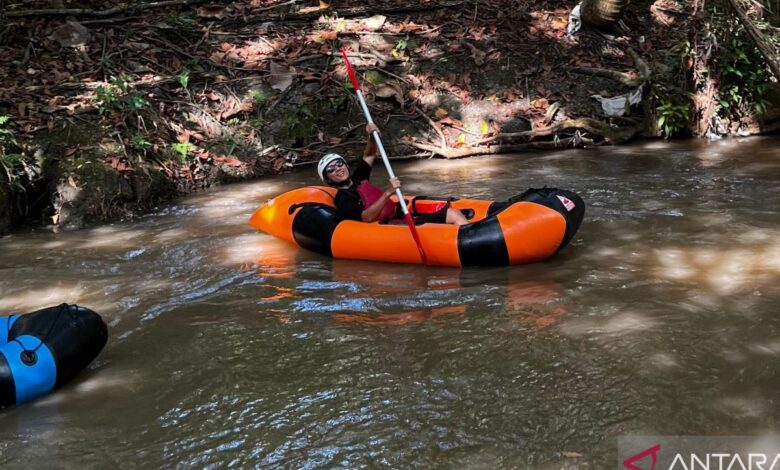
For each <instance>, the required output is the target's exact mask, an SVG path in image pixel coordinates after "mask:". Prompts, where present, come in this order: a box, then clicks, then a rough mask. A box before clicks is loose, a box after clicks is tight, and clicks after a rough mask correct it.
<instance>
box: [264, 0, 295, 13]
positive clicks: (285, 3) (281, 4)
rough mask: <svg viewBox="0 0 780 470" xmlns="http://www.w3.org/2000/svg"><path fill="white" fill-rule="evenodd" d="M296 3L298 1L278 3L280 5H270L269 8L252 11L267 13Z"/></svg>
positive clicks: (291, 0)
mask: <svg viewBox="0 0 780 470" xmlns="http://www.w3.org/2000/svg"><path fill="white" fill-rule="evenodd" d="M296 3H298V0H290V1H289V2H284V3H280V4H278V5H271V6H269V7H264V8H257V9H256V10H254V11H267V10H273V9H276V8H281V7H286V6H288V5H295V4H296Z"/></svg>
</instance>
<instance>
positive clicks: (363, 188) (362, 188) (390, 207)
mask: <svg viewBox="0 0 780 470" xmlns="http://www.w3.org/2000/svg"><path fill="white" fill-rule="evenodd" d="M357 192H358V194H360V199H361V200H362V201H363V209H364V210H365V209H368V208H369V207H370V206H371V205H373V204H374V203H375V202H376V201H378V200H379V199H380V198H381V197H382V194H384V191H382V190H381V189H380V188H378V187H376V186H374V185H373V184H371V183H369V182H368V180H363V181H361V182H360V183H359V184H358V185H357ZM393 214H395V203H394V202H393V201H391V200H390V199H388V200H387V202H385V206H384V207H383V208H382V210H381V211H379V217H378V218H377V220H387V219H389V218H390V217H392V216H393Z"/></svg>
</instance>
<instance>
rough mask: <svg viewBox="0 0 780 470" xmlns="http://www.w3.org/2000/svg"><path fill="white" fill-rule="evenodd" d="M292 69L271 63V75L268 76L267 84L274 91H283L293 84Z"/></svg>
mask: <svg viewBox="0 0 780 470" xmlns="http://www.w3.org/2000/svg"><path fill="white" fill-rule="evenodd" d="M291 70H292V68H287V66H285V65H281V64H277V63H276V62H271V74H270V75H269V76H268V83H269V84H270V85H271V88H273V89H274V90H279V91H284V90H286V89H288V88H290V85H292V82H293V74H292V73H291Z"/></svg>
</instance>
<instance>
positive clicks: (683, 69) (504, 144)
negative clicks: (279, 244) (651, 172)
mask: <svg viewBox="0 0 780 470" xmlns="http://www.w3.org/2000/svg"><path fill="white" fill-rule="evenodd" d="M724 1H725V0H724ZM61 3H62V5H61V8H56V9H51V2H34V1H28V2H24V3H19V4H15V5H11V6H10V7H9V8H8V9H7V11H6V12H5V16H6V20H7V23H6V26H5V27H4V28H3V29H2V30H1V31H0V83H1V85H0V115H5V116H9V117H10V119H9V120H8V122H7V123H5V124H3V125H2V126H3V127H0V129H4V130H5V131H7V132H10V133H11V134H10V135H12V137H13V138H10V137H9V138H5V140H4V141H3V145H2V147H3V153H2V154H0V162H4V166H3V169H4V170H5V172H4V173H5V174H4V175H0V178H2V179H0V186H2V187H3V188H4V189H3V191H2V192H0V233H2V232H3V231H4V230H7V229H8V228H9V227H11V226H13V224H16V223H19V222H20V221H22V220H25V219H28V220H29V219H32V220H33V221H36V222H38V223H44V224H53V225H56V226H60V227H80V226H81V225H83V224H84V223H87V222H89V221H93V220H107V219H111V218H116V217H119V216H128V215H131V214H133V213H136V212H139V211H143V210H146V209H147V208H148V207H150V206H153V205H154V204H157V203H159V202H161V201H164V200H168V199H170V198H172V197H174V196H176V195H180V194H185V193H187V192H191V191H194V190H197V189H200V188H204V187H207V186H210V185H212V184H215V183H220V182H226V181H233V180H239V179H246V178H255V177H259V176H263V175H269V174H276V173H278V172H280V171H285V170H289V169H291V168H294V167H297V166H302V165H307V164H309V163H311V162H313V161H316V159H317V158H318V157H319V156H320V155H322V154H323V153H325V152H329V151H337V152H342V153H348V154H349V153H350V152H356V151H357V149H359V148H360V147H361V146H362V143H363V139H364V135H363V132H362V124H363V118H362V116H361V115H360V112H359V109H358V107H357V105H356V104H355V102H354V97H353V93H352V92H351V90H350V89H349V87H348V86H347V85H346V79H345V74H344V67H343V63H342V60H341V59H340V56H339V49H340V48H341V47H346V48H347V49H348V50H349V54H350V60H351V61H352V62H353V64H354V65H355V66H356V67H357V68H358V70H359V72H360V76H361V80H362V82H363V83H364V87H365V92H366V94H367V97H368V100H369V102H370V104H371V107H372V111H373V113H374V115H375V119H376V120H377V121H378V123H379V124H380V126H381V127H382V129H383V135H384V138H385V140H386V141H387V144H388V149H389V151H390V153H391V155H393V156H394V157H396V158H416V157H428V156H430V155H437V156H443V157H447V158H459V157H465V156H469V155H480V154H492V153H500V152H508V151H513V152H516V151H523V150H534V149H538V148H552V147H557V148H561V147H575V146H583V145H599V144H604V143H613V144H614V143H620V142H623V141H626V140H628V139H631V138H634V137H635V136H652V137H674V136H687V135H701V136H705V135H707V136H709V137H711V138H715V137H718V136H720V135H732V134H739V135H745V134H750V133H760V132H766V131H771V130H773V129H774V127H775V126H776V122H777V118H778V113H777V109H780V107H778V103H780V99H778V97H777V96H778V94H775V93H774V91H773V90H774V88H773V87H774V85H773V83H772V82H771V80H770V76H769V74H768V72H766V70H765V69H766V67H764V65H763V64H762V63H761V60H760V56H758V54H756V53H755V52H754V51H751V50H749V49H748V48H749V44H750V43H749V39H744V38H743V36H745V35H744V32H742V33H738V28H739V26H738V25H737V24H736V23H735V22H730V20H728V19H725V20H721V19H718V18H717V17H715V16H713V14H710V13H706V14H704V16H702V15H700V14H699V13H697V12H696V11H694V10H691V6H690V5H689V4H688V2H675V1H672V0H658V1H634V2H631V4H630V6H629V7H628V9H627V11H625V13H624V15H623V22H624V23H623V24H622V25H615V26H612V27H610V28H609V29H607V30H605V31H601V32H596V31H593V30H588V29H586V30H583V31H581V32H579V33H577V34H576V35H574V36H572V37H568V36H567V28H568V26H569V17H570V12H571V9H572V8H573V7H574V6H575V5H574V2H564V3H565V5H564V4H562V3H561V2H560V1H525V0H524V1H519V2H518V1H508V0H492V1H435V2H434V1H428V2H425V1H423V2H416V3H415V4H414V5H413V6H410V5H409V4H408V2H397V1H380V2H374V3H372V4H371V5H370V7H369V6H367V5H366V4H365V3H364V2H363V3H361V2H356V1H344V2H334V3H333V4H331V5H329V6H328V5H326V4H324V3H320V5H319V6H316V5H315V6H311V5H310V2H294V1H292V2H280V1H264V0H251V1H250V0H248V1H242V2H231V3H226V4H223V5H219V6H215V5H212V4H210V3H208V4H207V3H206V2H203V1H198V0H189V1H186V0H172V1H165V2H156V3H154V4H143V3H137V4H121V5H109V4H106V3H105V2H96V1H95V2H92V3H91V8H90V3H89V2H79V3H78V8H76V7H75V3H74V2H69V1H67V0H66V1H63V2H61ZM38 8H48V9H47V10H40V9H38ZM719 21H720V22H721V23H719ZM705 23H706V24H707V25H710V26H711V29H713V30H715V29H716V28H715V26H712V25H720V24H722V25H725V26H722V27H721V26H719V27H721V29H722V33H723V34H724V35H727V34H728V35H730V37H731V39H734V38H737V39H739V40H738V41H736V42H734V41H731V42H729V43H728V45H724V41H720V43H719V45H718V47H719V49H715V50H714V51H713V48H710V50H709V51H698V50H697V47H698V45H699V44H703V42H697V40H698V39H696V38H699V36H700V35H698V34H697V32H698V31H699V29H695V30H694V29H693V28H694V27H696V28H701V27H702V24H705ZM732 23H733V24H732ZM729 28H732V29H729ZM718 31H720V30H718ZM740 34H741V35H740ZM707 37H710V36H707ZM691 38H694V40H693V41H692V40H691ZM692 44H694V45H696V46H692ZM713 47H714V46H713ZM703 54H707V57H708V58H712V59H709V60H710V62H709V68H707V70H712V71H717V70H721V69H722V74H721V76H717V75H716V74H714V73H713V72H708V73H707V74H705V75H704V76H702V75H701V74H700V73H699V72H701V70H704V69H705V68H701V69H697V68H696V67H695V66H694V64H692V63H691V62H692V58H694V57H700V56H702V55H703ZM718 54H720V55H718ZM716 56H718V57H720V56H723V57H726V58H727V60H723V61H720V62H718V61H717V60H715V59H714V57H716ZM743 58H744V60H743ZM727 65H728V67H730V69H728V68H727ZM749 70H750V71H752V73H753V75H752V76H751V77H749V80H748V79H744V77H743V82H745V83H748V85H741V88H740V86H737V85H730V83H732V82H734V83H737V82H738V81H737V80H736V79H737V78H739V75H740V74H742V75H744V74H745V73H748V71H749ZM762 70H763V72H761V71H762ZM697 73H698V75H697ZM729 73H730V74H733V75H734V80H732V82H729V81H728V80H727V79H728V74H729ZM724 77H725V78H724ZM713 80H716V81H717V80H721V81H720V82H717V83H720V86H718V85H714V87H715V88H717V91H713V89H711V88H712V87H713V85H712V83H711V82H712V81H713ZM724 84H725V85H728V86H725V85H724ZM745 86H749V87H752V88H750V89H747V88H745ZM707 87H710V88H707ZM729 87H730V88H729ZM702 90H704V91H705V92H704V93H702V92H701V91H702ZM708 90H709V91H708ZM755 90H760V92H756V91H755ZM692 91H693V92H695V94H696V93H698V94H699V95H703V96H705V97H706V96H709V98H708V100H704V105H702V106H701V107H696V106H694V105H693V103H692V102H691V99H690V96H691V95H690V92H692ZM707 93H709V95H707ZM727 93H728V95H727ZM594 95H599V96H601V97H604V98H614V97H619V96H621V95H625V96H626V97H629V96H630V97H632V99H634V100H635V101H637V102H636V104H635V105H633V106H626V107H624V109H623V110H622V111H621V110H618V111H615V110H613V113H614V114H621V115H620V116H617V115H614V116H609V115H608V114H609V113H608V112H607V109H606V108H605V107H603V106H602V104H601V102H600V101H599V100H597V99H595V98H594V97H593V96H594ZM740 97H742V98H744V99H742V100H741V101H740V100H739V99H738V98H740ZM713 103H715V104H713ZM758 111H761V112H758ZM705 112H706V113H708V114H707V115H706V118H702V117H701V116H698V115H697V113H705ZM702 123H703V124H702ZM2 135H3V134H0V136H2ZM9 155H20V156H22V157H23V158H22V159H19V158H13V159H12V158H9V157H8V156H9Z"/></svg>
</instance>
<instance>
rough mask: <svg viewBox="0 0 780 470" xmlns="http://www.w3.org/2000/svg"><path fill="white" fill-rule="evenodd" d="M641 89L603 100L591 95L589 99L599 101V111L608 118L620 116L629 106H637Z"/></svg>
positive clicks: (640, 96)
mask: <svg viewBox="0 0 780 470" xmlns="http://www.w3.org/2000/svg"><path fill="white" fill-rule="evenodd" d="M642 88H643V87H641V86H640V87H639V88H637V89H636V90H634V91H632V92H631V93H626V94H623V95H619V96H613V97H612V98H604V97H603V96H601V95H591V96H590V97H591V98H595V99H597V100H599V102H600V103H601V109H603V110H604V114H606V115H607V116H609V117H615V116H622V115H624V114H626V112H627V111H628V109H629V108H630V107H631V106H634V105H637V104H639V103H640V102H641V101H642Z"/></svg>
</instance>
